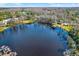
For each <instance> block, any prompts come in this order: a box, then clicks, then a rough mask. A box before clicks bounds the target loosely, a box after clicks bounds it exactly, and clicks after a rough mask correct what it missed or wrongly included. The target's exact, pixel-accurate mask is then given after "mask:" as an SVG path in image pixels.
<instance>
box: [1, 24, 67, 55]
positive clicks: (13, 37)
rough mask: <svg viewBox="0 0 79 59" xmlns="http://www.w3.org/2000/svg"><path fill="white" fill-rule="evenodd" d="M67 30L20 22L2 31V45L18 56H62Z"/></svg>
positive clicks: (65, 45)
mask: <svg viewBox="0 0 79 59" xmlns="http://www.w3.org/2000/svg"><path fill="white" fill-rule="evenodd" d="M67 36H68V34H67V32H65V31H64V30H63V29H61V28H58V27H56V28H51V27H49V26H47V25H43V24H38V23H34V24H19V25H16V26H14V27H11V28H8V29H7V30H5V31H4V32H2V33H0V46H2V45H7V46H9V47H10V48H11V49H12V50H13V51H15V52H17V55H18V56H62V55H63V52H64V51H65V50H66V49H67Z"/></svg>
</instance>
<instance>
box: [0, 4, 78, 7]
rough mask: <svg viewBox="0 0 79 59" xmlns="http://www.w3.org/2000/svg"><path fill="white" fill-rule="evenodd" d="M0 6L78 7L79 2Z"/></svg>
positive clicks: (1, 5) (4, 5) (7, 5)
mask: <svg viewBox="0 0 79 59" xmlns="http://www.w3.org/2000/svg"><path fill="white" fill-rule="evenodd" d="M0 7H79V3H0Z"/></svg>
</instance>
